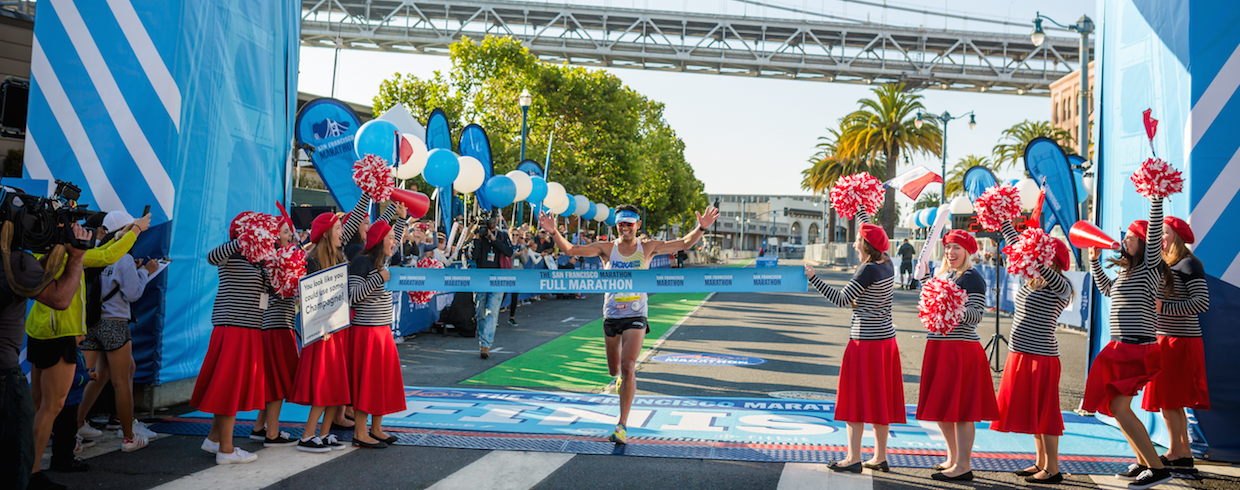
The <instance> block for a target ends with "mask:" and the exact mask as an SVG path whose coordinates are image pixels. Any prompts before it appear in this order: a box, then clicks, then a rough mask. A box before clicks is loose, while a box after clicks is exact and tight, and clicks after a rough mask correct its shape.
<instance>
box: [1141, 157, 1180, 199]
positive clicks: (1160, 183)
mask: <svg viewBox="0 0 1240 490" xmlns="http://www.w3.org/2000/svg"><path fill="white" fill-rule="evenodd" d="M1129 178H1130V179H1132V183H1133V184H1136V185H1137V192H1138V193H1140V194H1141V195H1143V196H1145V197H1148V198H1150V199H1165V198H1166V197H1167V196H1170V195H1172V194H1176V193H1179V192H1182V191H1183V190H1184V177H1182V176H1181V174H1180V171H1179V170H1176V169H1175V168H1174V167H1172V166H1171V165H1170V164H1168V163H1167V162H1164V161H1163V160H1162V159H1161V158H1148V159H1146V160H1145V162H1144V163H1142V164H1141V168H1139V169H1137V171H1136V172H1133V173H1132V177H1129Z"/></svg>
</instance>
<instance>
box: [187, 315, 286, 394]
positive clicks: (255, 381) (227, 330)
mask: <svg viewBox="0 0 1240 490" xmlns="http://www.w3.org/2000/svg"><path fill="white" fill-rule="evenodd" d="M265 381H266V376H264V374H263V336H262V331H260V330H259V329H257V328H244V327H228V326H217V327H215V328H213V329H211V343H210V345H208V346H207V357H206V358H204V359H203V360H202V369H199V370H198V381H197V382H195V383H194V394H193V395H192V396H191V397H190V400H189V405H190V406H191V407H195V408H197V409H198V410H200V411H203V412H207V413H210V414H214V415H236V414H237V412H245V411H249V410H261V409H262V408H263V406H264V405H265V402H266V391H267V390H266V383H265Z"/></svg>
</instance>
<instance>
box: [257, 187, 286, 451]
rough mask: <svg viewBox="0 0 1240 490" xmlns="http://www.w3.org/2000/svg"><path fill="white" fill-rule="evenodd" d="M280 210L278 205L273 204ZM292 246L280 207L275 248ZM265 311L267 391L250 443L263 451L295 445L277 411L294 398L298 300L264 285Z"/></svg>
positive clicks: (264, 339) (264, 365) (283, 212)
mask: <svg viewBox="0 0 1240 490" xmlns="http://www.w3.org/2000/svg"><path fill="white" fill-rule="evenodd" d="M276 205H278V206H279V203H276ZM292 242H293V221H292V220H291V219H289V217H288V213H286V212H285V210H284V206H280V232H279V237H278V239H277V242H276V245H277V247H279V248H284V247H286V246H288V245H289V244H290V243H292ZM267 296H268V297H269V298H271V299H270V300H268V301H267V309H265V310H263V327H262V334H263V375H264V378H265V381H264V384H265V385H266V387H267V392H266V397H265V400H266V403H265V404H264V408H263V410H259V411H258V416H257V417H256V418H255V419H254V428H253V429H252V430H250V439H253V440H256V441H263V447H277V446H292V445H295V444H297V440H296V439H293V438H292V436H291V435H289V433H288V432H281V431H280V407H281V406H283V405H284V399H285V398H287V397H291V396H292V394H293V375H295V374H297V362H298V353H297V334H296V333H294V332H293V318H294V317H295V316H296V315H297V298H296V297H293V298H285V297H283V296H281V295H279V294H277V293H276V290H275V288H273V287H271V284H270V282H268V284H267Z"/></svg>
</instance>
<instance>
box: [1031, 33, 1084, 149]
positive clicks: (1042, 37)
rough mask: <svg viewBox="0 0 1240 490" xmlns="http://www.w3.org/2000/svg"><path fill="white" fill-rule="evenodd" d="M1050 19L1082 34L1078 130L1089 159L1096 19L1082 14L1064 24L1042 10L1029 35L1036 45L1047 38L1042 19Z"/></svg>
mask: <svg viewBox="0 0 1240 490" xmlns="http://www.w3.org/2000/svg"><path fill="white" fill-rule="evenodd" d="M1044 19H1045V20H1049V21H1051V23H1052V24H1055V25H1057V26H1059V27H1062V28H1064V29H1068V30H1071V31H1076V32H1077V33H1079V34H1080V35H1081V43H1080V46H1079V48H1078V49H1079V50H1080V58H1081V70H1080V71H1081V91H1080V96H1079V97H1080V99H1081V100H1080V104H1081V105H1080V110H1079V112H1078V113H1077V115H1078V116H1079V117H1080V119H1081V121H1080V126H1079V129H1078V130H1077V135H1078V136H1079V137H1078V138H1077V142H1078V143H1080V150H1079V151H1080V155H1081V158H1084V159H1086V160H1088V159H1089V97H1090V96H1089V35H1090V34H1092V33H1093V32H1094V21H1093V20H1091V19H1090V18H1089V16H1088V15H1082V16H1081V18H1080V19H1077V21H1076V23H1075V24H1072V25H1066V26H1065V25H1063V24H1060V23H1058V22H1055V19H1052V18H1050V17H1047V16H1045V15H1042V13H1041V12H1038V13H1037V16H1036V17H1034V18H1033V33H1032V34H1030V35H1029V39H1030V40H1031V41H1033V45H1034V46H1041V45H1042V42H1043V41H1045V40H1046V33H1045V32H1042V20H1044Z"/></svg>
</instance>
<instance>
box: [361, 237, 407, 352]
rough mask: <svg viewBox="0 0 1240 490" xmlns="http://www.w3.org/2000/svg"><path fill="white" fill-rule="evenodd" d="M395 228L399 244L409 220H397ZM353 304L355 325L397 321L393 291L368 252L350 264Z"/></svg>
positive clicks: (380, 324)
mask: <svg viewBox="0 0 1240 490" xmlns="http://www.w3.org/2000/svg"><path fill="white" fill-rule="evenodd" d="M392 229H393V230H395V233H396V243H400V240H401V238H402V237H404V234H405V220H403V219H399V220H396V225H395V226H393V227H392ZM376 246H382V245H376ZM349 304H350V307H351V308H352V309H353V324H354V325H361V326H372V327H374V326H383V325H391V324H392V322H394V321H396V316H395V314H394V313H393V311H392V293H391V292H390V291H388V290H387V289H385V288H384V287H383V277H381V276H380V275H379V268H378V267H377V264H375V263H374V261H373V260H371V258H370V256H368V255H366V254H364V253H363V254H358V255H357V257H355V258H354V259H353V261H352V262H351V263H350V264H349Z"/></svg>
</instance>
